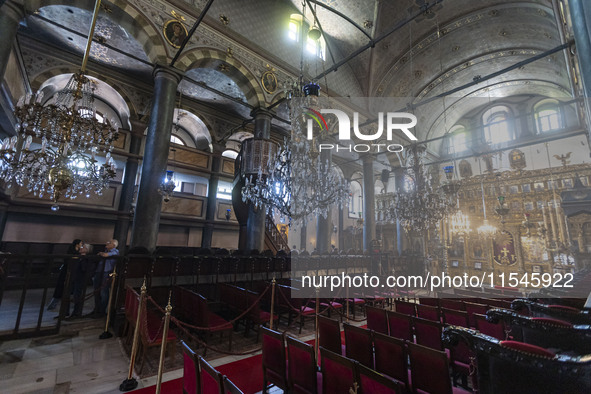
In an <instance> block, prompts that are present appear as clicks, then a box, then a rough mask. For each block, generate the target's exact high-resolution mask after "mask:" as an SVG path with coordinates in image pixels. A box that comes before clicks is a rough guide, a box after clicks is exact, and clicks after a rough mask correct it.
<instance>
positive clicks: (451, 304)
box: [439, 298, 466, 311]
mask: <svg viewBox="0 0 591 394" xmlns="http://www.w3.org/2000/svg"><path fill="white" fill-rule="evenodd" d="M439 306H440V307H441V308H447V309H454V310H456V311H465V310H466V308H465V307H464V303H463V302H462V301H460V300H457V299H452V298H442V299H440V300H439Z"/></svg>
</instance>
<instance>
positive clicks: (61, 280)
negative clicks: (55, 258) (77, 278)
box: [47, 239, 82, 311]
mask: <svg viewBox="0 0 591 394" xmlns="http://www.w3.org/2000/svg"><path fill="white" fill-rule="evenodd" d="M81 246H82V241H81V240H79V239H75V240H73V241H72V243H71V244H70V246H68V250H67V251H66V254H72V255H79V254H80V247H81ZM69 260H70V259H66V260H65V261H64V264H62V265H61V267H60V273H59V276H58V277H57V283H56V284H55V289H54V290H53V298H52V299H51V301H50V302H49V305H47V310H48V311H52V310H54V309H55V308H56V307H57V305H58V304H59V302H60V301H61V299H62V296H63V293H64V286H65V285H66V274H67V273H68V263H69Z"/></svg>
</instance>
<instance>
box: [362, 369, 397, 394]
mask: <svg viewBox="0 0 591 394" xmlns="http://www.w3.org/2000/svg"><path fill="white" fill-rule="evenodd" d="M357 368H358V376H359V379H358V380H359V387H360V388H361V393H363V394H403V393H405V392H406V391H405V388H404V384H402V383H400V382H398V381H396V380H394V379H390V378H389V377H387V376H384V375H382V374H381V373H379V372H376V371H374V370H373V369H370V368H367V367H366V366H363V365H361V364H360V365H358V366H357Z"/></svg>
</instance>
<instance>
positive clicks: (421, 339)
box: [413, 317, 443, 350]
mask: <svg viewBox="0 0 591 394" xmlns="http://www.w3.org/2000/svg"><path fill="white" fill-rule="evenodd" d="M413 326H414V329H415V337H416V340H417V343H418V344H419V345H423V346H426V347H429V348H431V349H435V350H443V343H442V342H441V332H442V329H443V327H442V324H441V323H437V322H434V321H431V320H426V319H421V318H419V317H415V318H413Z"/></svg>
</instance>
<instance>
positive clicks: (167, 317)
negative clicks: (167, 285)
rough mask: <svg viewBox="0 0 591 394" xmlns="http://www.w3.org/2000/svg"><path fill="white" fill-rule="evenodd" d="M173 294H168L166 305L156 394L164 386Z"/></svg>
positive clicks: (158, 393)
mask: <svg viewBox="0 0 591 394" xmlns="http://www.w3.org/2000/svg"><path fill="white" fill-rule="evenodd" d="M171 294H172V292H170V293H168V305H166V315H165V317H164V330H163V331H162V346H160V361H159V363H158V380H156V394H160V388H161V386H162V372H164V353H165V352H166V338H167V337H168V326H169V325H170V312H171V311H172V305H170V296H171Z"/></svg>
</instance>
